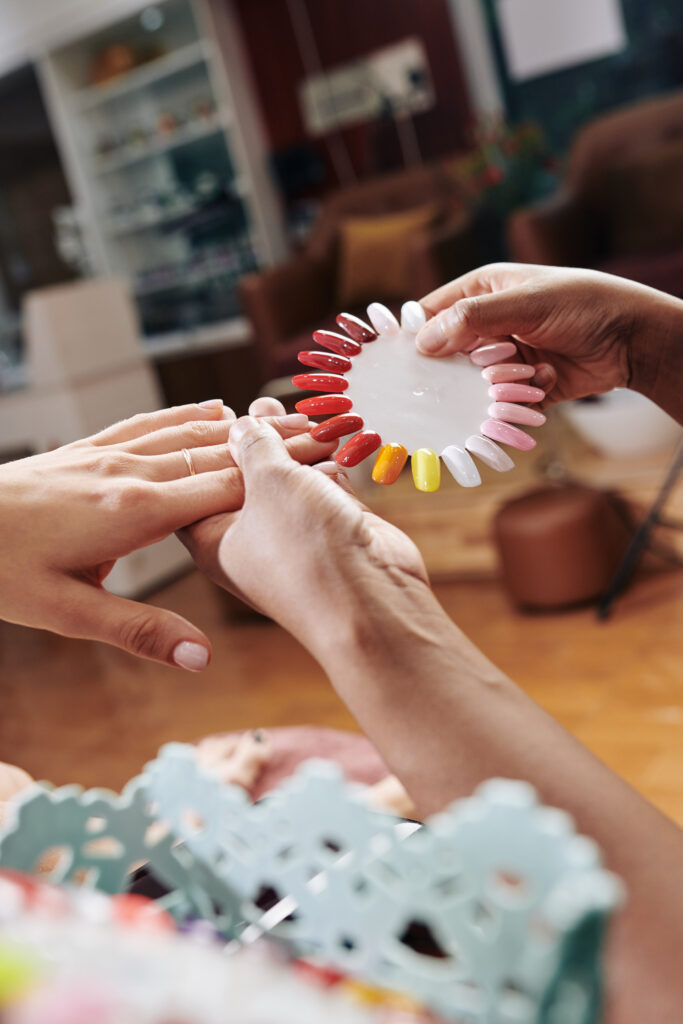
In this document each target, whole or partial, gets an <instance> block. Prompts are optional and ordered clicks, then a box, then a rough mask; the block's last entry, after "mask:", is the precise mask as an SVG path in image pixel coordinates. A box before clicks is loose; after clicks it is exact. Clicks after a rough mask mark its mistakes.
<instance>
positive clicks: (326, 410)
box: [296, 395, 353, 416]
mask: <svg viewBox="0 0 683 1024" xmlns="http://www.w3.org/2000/svg"><path fill="white" fill-rule="evenodd" d="M352 406H353V402H352V401H351V399H350V398H347V397H346V395H316V396H315V397H314V398H302V399H301V401H300V402H297V403H296V411H297V412H305V413H307V414H308V415H309V416H331V415H333V414H334V413H338V412H348V411H349V409H351V408H352Z"/></svg>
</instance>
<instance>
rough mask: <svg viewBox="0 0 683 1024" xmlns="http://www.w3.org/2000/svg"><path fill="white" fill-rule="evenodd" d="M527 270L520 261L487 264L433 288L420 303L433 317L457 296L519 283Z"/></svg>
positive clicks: (458, 297) (489, 290)
mask: <svg viewBox="0 0 683 1024" xmlns="http://www.w3.org/2000/svg"><path fill="white" fill-rule="evenodd" d="M528 270H529V268H528V267H524V265H523V264H520V263H489V264H487V265H486V266H484V267H478V268H477V269H476V270H470V271H468V273H467V274H462V275H461V276H460V277H456V278H454V280H453V281H449V282H448V283H447V284H444V285H441V287H440V288H435V289H434V291H433V292H430V293H429V294H428V295H425V296H424V298H422V299H420V305H421V306H422V308H423V309H424V311H425V313H427V315H428V316H435V315H436V314H437V313H439V312H441V310H442V309H448V307H449V306H452V305H453V304H454V303H455V302H457V301H458V300H459V299H469V298H471V297H472V296H473V295H486V294H490V293H491V292H496V291H500V290H501V289H503V288H509V287H510V286H511V285H516V284H520V283H521V281H522V279H523V278H524V276H525V273H528Z"/></svg>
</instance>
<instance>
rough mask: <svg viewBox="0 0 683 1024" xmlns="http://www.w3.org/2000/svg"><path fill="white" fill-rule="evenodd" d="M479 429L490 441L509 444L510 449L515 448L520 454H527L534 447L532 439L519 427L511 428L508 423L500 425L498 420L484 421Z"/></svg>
mask: <svg viewBox="0 0 683 1024" xmlns="http://www.w3.org/2000/svg"><path fill="white" fill-rule="evenodd" d="M479 429H480V430H481V432H482V434H485V435H486V437H490V438H491V440H493V441H500V442H501V444H509V445H510V447H511V448H517V449H518V450H519V451H520V452H528V451H531V449H532V448H535V447H536V441H535V440H534V438H533V437H529V435H528V434H525V433H524V431H523V430H520V429H519V427H513V426H512V425H511V424H510V423H501V422H500V420H485V421H484V422H483V423H482V425H481V427H480V428H479Z"/></svg>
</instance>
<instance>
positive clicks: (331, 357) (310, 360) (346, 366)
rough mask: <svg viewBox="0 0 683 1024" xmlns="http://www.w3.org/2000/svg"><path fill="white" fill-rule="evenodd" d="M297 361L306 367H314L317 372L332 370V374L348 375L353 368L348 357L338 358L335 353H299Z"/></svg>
mask: <svg viewBox="0 0 683 1024" xmlns="http://www.w3.org/2000/svg"><path fill="white" fill-rule="evenodd" d="M297 359H298V360H299V362H300V363H303V364H304V366H313V367H315V369H316V370H330V371H331V372H332V373H347V372H348V370H350V369H351V367H352V366H353V363H352V362H351V360H350V359H349V358H348V357H347V356H337V355H335V354H334V353H333V352H299V355H298V356H297Z"/></svg>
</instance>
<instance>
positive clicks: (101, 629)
mask: <svg viewBox="0 0 683 1024" xmlns="http://www.w3.org/2000/svg"><path fill="white" fill-rule="evenodd" d="M256 412H257V414H258V412H259V407H258V406H256ZM283 412H284V410H283ZM234 421H235V416H234V413H233V412H232V411H231V410H229V409H225V408H224V406H223V403H222V402H220V401H216V402H209V403H205V404H203V405H188V406H183V407H179V408H174V409H165V410H163V411H161V412H154V413H150V414H148V415H142V416H136V417H134V418H133V419H129V420H126V421H124V422H122V423H118V424H116V425H115V426H113V427H110V428H109V429H107V430H104V431H102V432H101V433H99V434H96V435H95V436H93V437H90V438H87V439H85V440H83V441H77V442H75V443H74V444H69V445H66V446H64V447H63V448H59V449H57V450H55V451H52V452H48V453H46V454H44V455H37V456H34V457H32V458H28V459H21V460H19V461H16V462H11V463H8V464H6V465H3V466H0V618H4V619H6V620H7V621H10V622H16V623H20V624H22V625H26V626H34V627H37V628H41V629H49V630H52V631H53V632H56V633H62V634H64V635H66V636H74V637H83V638H87V639H91V640H102V641H104V642H106V643H110V644H114V645H115V646H117V647H122V648H124V649H125V650H127V651H130V652H131V653H132V654H137V655H139V656H141V657H145V658H151V659H153V660H156V661H161V662H165V663H167V664H170V665H176V666H179V667H181V668H186V669H190V670H195V671H197V670H200V669H202V668H204V667H205V666H206V665H207V663H208V661H209V656H210V645H209V642H208V640H207V639H206V637H205V636H204V634H203V633H202V632H201V631H200V630H198V629H197V628H196V627H195V626H193V625H191V624H190V623H189V622H187V621H186V620H185V619H183V618H181V617H180V616H178V615H175V614H173V613H171V612H169V611H165V610H164V609H161V608H155V607H152V606H150V605H146V604H139V603H137V602H135V601H127V600H124V599H123V598H119V597H115V596H114V595H112V594H109V593H108V592H107V591H106V590H104V589H103V587H102V582H103V580H104V579H105V578H106V576H107V575H108V573H109V572H110V571H111V569H112V568H113V566H114V564H115V563H116V560H117V559H118V558H120V557H121V556H123V555H126V554H129V553H130V552H131V551H134V550H136V549H138V548H141V547H144V546H146V545H148V544H152V543H154V542H155V541H158V540H161V539H162V538H164V537H167V536H168V535H169V534H171V533H173V532H174V530H177V529H178V528H179V527H181V526H186V525H187V524H188V523H192V522H194V521H195V520H197V519H202V518H204V517H206V516H211V515H213V514H215V513H217V512H220V511H224V510H226V509H228V510H234V509H236V508H239V507H240V506H241V504H242V500H243V497H244V488H243V484H242V475H241V473H240V471H239V470H238V469H237V468H236V467H235V463H234V460H233V458H232V455H231V453H230V450H229V448H228V444H227V442H228V437H229V434H230V429H231V427H232V424H233V423H234ZM270 422H271V423H272V424H273V426H272V427H271V429H273V431H274V432H276V433H277V436H278V438H279V439H280V440H281V442H282V443H283V444H284V443H285V442H284V441H282V438H286V439H287V440H286V444H287V446H288V451H289V452H291V456H292V457H293V458H295V459H301V460H302V461H306V460H309V461H315V460H317V459H320V458H325V457H328V456H329V453H330V452H331V451H332V450H333V448H334V445H321V444H319V443H317V442H315V441H313V440H312V439H311V438H310V437H309V436H307V435H306V434H304V431H305V430H306V429H307V426H308V421H307V419H306V417H305V416H303V417H302V416H300V415H295V416H293V417H283V416H276V417H274V418H272V419H271V420H270ZM183 449H185V450H186V451H187V454H188V455H189V460H190V462H189V463H188V457H187V456H186V454H184V453H183ZM190 466H191V468H192V470H193V473H191V472H190Z"/></svg>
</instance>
